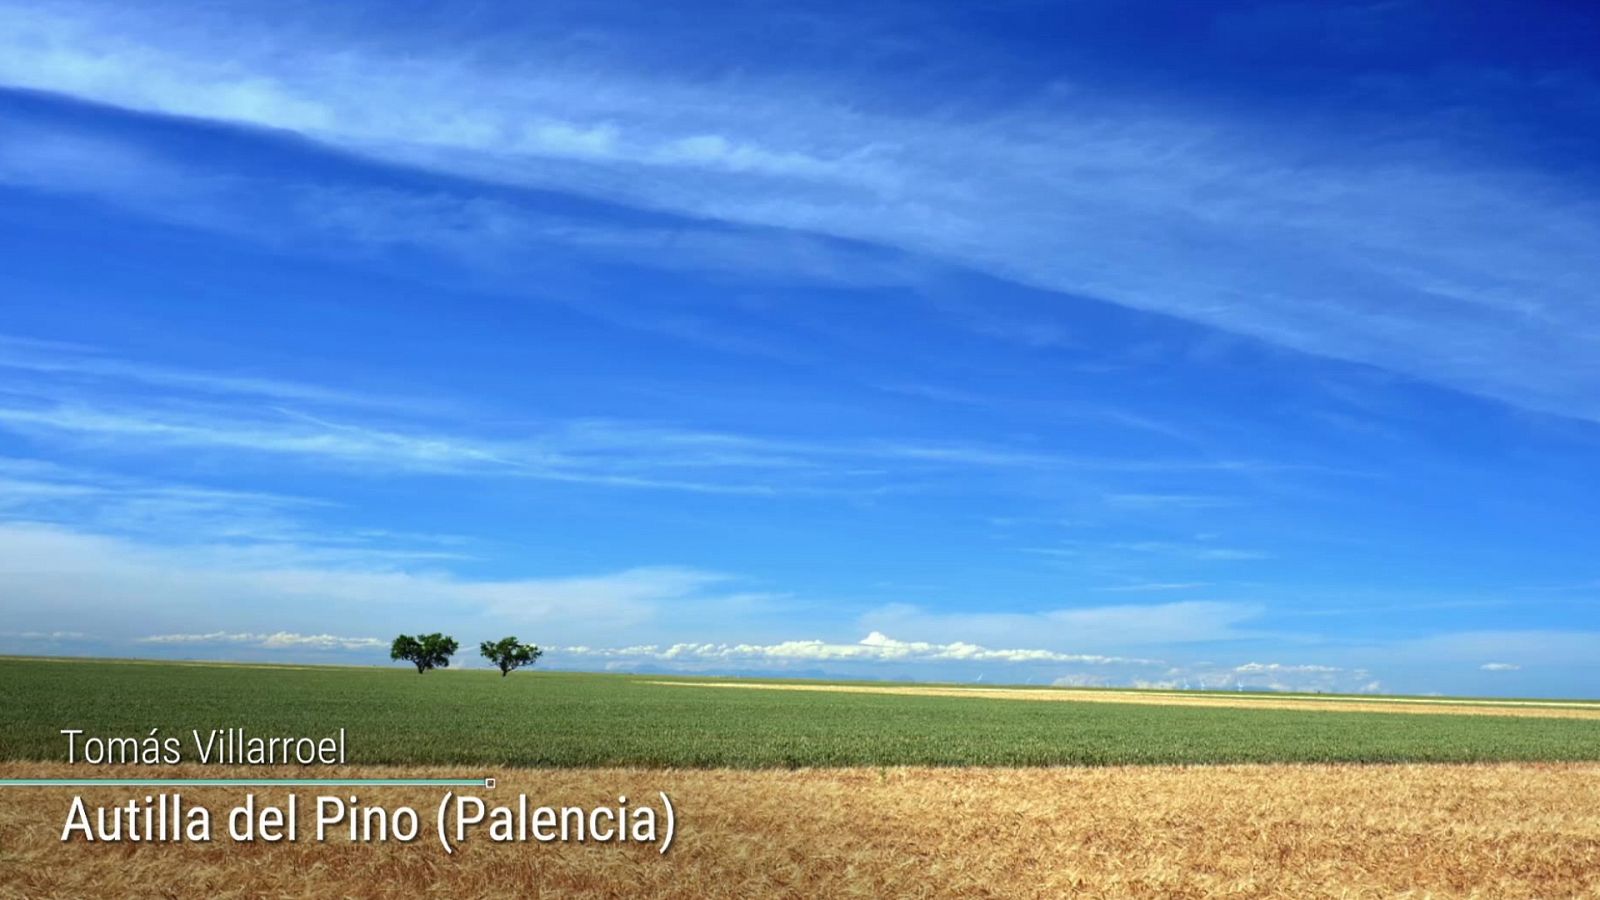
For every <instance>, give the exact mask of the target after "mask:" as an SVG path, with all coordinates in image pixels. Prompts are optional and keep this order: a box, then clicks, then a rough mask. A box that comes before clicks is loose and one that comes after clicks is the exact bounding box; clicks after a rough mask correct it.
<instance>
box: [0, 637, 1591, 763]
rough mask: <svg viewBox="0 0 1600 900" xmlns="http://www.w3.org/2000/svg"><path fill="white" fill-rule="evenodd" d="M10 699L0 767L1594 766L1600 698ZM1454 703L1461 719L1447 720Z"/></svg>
mask: <svg viewBox="0 0 1600 900" xmlns="http://www.w3.org/2000/svg"><path fill="white" fill-rule="evenodd" d="M736 687H743V688H745V689H744V690H731V689H730V688H736ZM1191 698H1192V699H1191ZM1026 700H1032V701H1035V702H1031V703H1030V702H1018V701H1026ZM1039 701H1055V702H1039ZM1063 701H1069V702H1063ZM1070 701H1076V702H1070ZM0 710H4V711H5V725H6V727H5V728H4V729H0V760H36V761H50V760H62V759H65V757H66V751H67V740H66V738H65V737H64V736H63V735H62V734H61V729H63V728H80V729H83V730H84V733H85V734H88V735H97V736H101V737H116V736H132V737H144V736H146V735H148V734H149V733H150V732H151V730H152V729H159V732H160V734H162V735H164V736H172V737H176V738H178V739H180V740H181V741H183V744H184V747H185V748H186V751H185V755H186V758H194V752H195V751H194V749H193V747H192V746H191V745H192V744H193V743H194V740H193V737H192V736H191V731H193V730H196V729H198V730H200V731H201V732H202V734H206V733H209V730H210V729H214V728H243V729H246V730H247V731H248V732H249V733H250V734H251V735H256V736H264V737H270V736H283V735H287V736H294V737H310V738H319V737H324V736H328V735H330V734H333V733H335V732H337V730H338V729H340V728H344V729H347V733H348V738H349V739H348V749H349V754H350V755H349V762H351V763H354V764H361V765H456V766H481V767H483V768H484V769H485V770H489V769H492V768H508V767H510V768H585V767H602V766H643V767H673V768H695V769H711V768H740V769H791V768H833V767H849V766H899V765H913V766H1115V765H1133V764H1138V765H1160V764H1230V763H1277V762H1293V763H1335V762H1358V763H1397V762H1509V761H1600V714H1596V713H1600V710H1597V711H1596V712H1595V713H1591V711H1590V710H1588V709H1584V708H1582V707H1581V705H1580V706H1577V707H1574V708H1565V707H1547V706H1542V705H1540V706H1535V705H1532V704H1517V703H1514V702H1508V703H1505V704H1493V705H1473V704H1468V703H1430V702H1427V701H1424V702H1420V703H1388V702H1381V701H1366V700H1362V699H1332V698H1330V699H1327V700H1318V699H1313V698H1301V697H1281V698H1278V697H1270V696H1266V695H1246V696H1243V697H1234V696H1231V695H1211V694H1194V695H1184V694H1176V693H1159V694H1148V693H1143V692H1138V691H1073V690H1061V689H1035V690H1028V689H995V688H987V689H983V688H962V687H954V686H942V687H941V686H935V685H891V684H868V685H817V684H799V683H781V682H770V681H767V682H742V681H731V680H727V681H725V680H715V681H714V680H710V679H705V678H697V679H672V678H666V677H661V676H653V677H649V678H643V677H637V676H631V675H587V674H577V673H567V672H541V671H535V672H516V673H513V674H512V675H511V677H509V678H501V677H500V674H499V673H498V672H493V671H482V670H478V671H459V672H449V673H444V672H436V673H431V674H428V675H418V674H416V673H415V671H413V670H411V669H408V668H405V667H400V666H396V667H393V668H377V667H347V668H337V667H323V668H310V667H287V666H285V667H274V666H254V667H246V666H229V665H199V664H182V665H172V664H163V663H138V664H129V663H126V662H119V661H112V660H72V661H41V660H22V659H6V658H0ZM1452 712H1462V713H1466V714H1465V715H1441V714H1439V713H1452ZM1401 713H1428V714H1427V715H1403V714H1401ZM163 774H164V773H163Z"/></svg>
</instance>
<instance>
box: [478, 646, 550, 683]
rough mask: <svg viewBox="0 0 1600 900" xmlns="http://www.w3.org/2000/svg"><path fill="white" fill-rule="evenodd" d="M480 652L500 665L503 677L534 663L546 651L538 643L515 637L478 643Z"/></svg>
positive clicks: (485, 657) (490, 660)
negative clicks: (519, 639) (522, 640)
mask: <svg viewBox="0 0 1600 900" xmlns="http://www.w3.org/2000/svg"><path fill="white" fill-rule="evenodd" d="M478 652H480V653H482V654H483V658H484V659H487V660H488V661H489V662H492V663H494V664H495V665H496V666H497V667H499V669H500V677H501V678H504V677H506V676H507V675H510V674H511V672H512V671H513V670H515V669H520V668H522V667H523V666H531V665H533V664H534V662H535V661H537V660H538V659H539V657H541V656H543V655H544V651H543V650H540V649H539V648H538V647H537V646H536V645H534V644H524V643H521V642H520V641H518V640H517V639H516V638H515V637H503V638H501V639H500V640H498V641H484V642H483V643H482V644H479V645H478Z"/></svg>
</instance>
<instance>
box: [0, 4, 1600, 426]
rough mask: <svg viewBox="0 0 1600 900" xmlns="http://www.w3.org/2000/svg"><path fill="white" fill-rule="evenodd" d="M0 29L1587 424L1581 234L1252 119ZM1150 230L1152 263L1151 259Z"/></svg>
mask: <svg viewBox="0 0 1600 900" xmlns="http://www.w3.org/2000/svg"><path fill="white" fill-rule="evenodd" d="M0 23H3V25H4V27H3V28H0V34H4V35H7V38H6V39H5V42H4V44H3V45H0V51H3V52H0V82H4V83H7V84H11V85H15V86H19V87H25V88H32V89H38V90H44V91H55V92H60V93H64V94H69V95H72V96H76V97H82V98H86V99H90V100H94V101H97V102H103V103H110V104H115V105H119V106H123V107H127V108H130V109H135V110H142V111H149V112H159V113H168V114H176V115H183V116H195V117H201V118H207V119H213V120H219V121H226V122H233V123H240V124H246V125H253V126H262V127H268V128H274V129H286V130H290V131H294V132H298V133H300V134H303V135H306V136H308V137H310V138H312V139H314V140H318V141H322V142H325V143H327V144H329V145H332V146H336V147H339V148H341V149H344V150H347V151H352V152H355V153H359V154H364V155H367V156H371V157H374V158H378V159H382V160H386V161H393V162H403V163H407V164H412V165H419V166H425V167H428V168H433V169H439V170H446V171H450V172H453V173H457V174H463V175H468V176H472V177H475V178H480V179H487V180H492V181H498V182H504V183H513V184H521V185H530V186H539V187H559V188H562V189H566V190H577V191H581V192H585V193H588V194H591V195H593V196H596V197H600V198H604V199H607V200H612V201H621V202H625V203H630V204H633V205H637V206H642V207H648V208H654V209H662V210H670V211H674V212H680V213H686V214H689V215H692V216H697V217H704V218H711V219H720V220H723V221H728V222H735V223H743V224H752V225H763V226H778V227H782V228H791V229H799V230H803V231H810V232H815V233H821V234H827V235H834V236H839V237H846V238H853V239H862V240H866V241H871V242H875V243H878V244H882V245H887V246H893V247H897V248H903V249H905V250H908V251H912V252H915V253H918V254H924V255H927V256H930V257H934V258H938V259H942V260H946V261H950V262H954V263H957V264H962V265H968V266H973V267H977V268H980V269H983V270H985V271H988V272H991V273H994V274H997V275H1000V276H1003V277H1007V278H1012V279H1014V280H1017V281H1019V282H1024V283H1027V284H1030V285H1036V286H1039V287H1044V288H1048V289H1051V290H1056V291H1061V292H1064V293H1070V294H1074V295H1089V296H1096V297H1101V298H1105V299H1108V300H1111V301H1113V302H1117V303H1121V304H1125V305H1128V306H1132V307H1137V308H1141V309H1149V310H1155V311H1160V312H1164V313H1171V314H1174V315H1178V316H1181V317H1185V318H1188V319H1191V320H1194V321H1198V322H1202V323H1205V324H1208V325H1213V326H1216V327H1219V328H1222V329H1225V330H1228V331H1232V332H1236V333H1240V334H1245V335H1250V336H1253V337H1258V338H1261V339H1264V340H1267V341H1270V342H1273V343H1276V344H1279V345H1283V346H1287V347H1291V348H1294V349H1298V350H1303V351H1307V352H1311V353H1317V354H1322V355H1327V356H1332V357H1337V358H1341V359H1350V360H1356V361H1360V362H1365V363H1371V364H1375V365H1378V366H1382V367H1385V368H1389V369H1391V370H1394V371H1398V372H1402V373H1406V374H1409V375H1412V376H1416V377H1421V378H1425V379H1429V380H1432V381H1435V382H1437V383H1441V384H1445V385H1448V386H1451V387H1455V388H1458V389H1462V390H1467V391H1473V392H1477V393H1481V394H1484V395H1487V396H1491V397H1496V398H1500V399H1503V400H1507V401H1510V402H1513V403H1517V404H1521V405H1524V406H1529V407H1533V408H1538V409H1545V410H1551V411H1556V412H1561V413H1565V414H1569V415H1577V416H1585V417H1590V418H1593V417H1596V416H1597V415H1600V409H1597V408H1596V407H1595V406H1594V403H1593V400H1592V398H1593V397H1594V396H1595V395H1596V391H1595V387H1596V385H1597V384H1600V363H1596V362H1595V359H1596V358H1600V355H1597V354H1596V353H1595V352H1594V349H1595V343H1596V340H1597V339H1600V338H1597V327H1596V322H1597V319H1600V315H1597V311H1596V307H1595V302H1594V300H1593V298H1592V297H1591V296H1590V292H1589V291H1588V286H1589V285H1591V284H1592V283H1594V281H1595V280H1596V276H1597V274H1600V272H1597V271H1596V270H1595V266H1596V265H1600V263H1592V262H1589V260H1591V258H1592V254H1589V253H1587V252H1585V251H1586V248H1588V247H1590V246H1593V245H1594V244H1595V243H1597V227H1600V226H1596V225H1595V224H1594V223H1595V222H1596V221H1600V216H1597V215H1595V211H1594V209H1592V208H1591V207H1592V203H1590V202H1589V201H1588V200H1586V199H1584V198H1581V197H1574V196H1573V195H1572V194H1571V192H1570V191H1569V190H1567V189H1566V186H1564V185H1563V184H1561V183H1558V182H1556V181H1555V180H1554V179H1551V178H1549V177H1546V176H1543V175H1541V174H1540V173H1538V172H1534V171H1530V170H1517V169H1513V168H1500V169H1490V168H1486V167H1485V166H1484V165H1483V164H1481V163H1474V162H1468V161H1466V160H1464V159H1462V158H1452V157H1451V156H1450V155H1448V154H1445V153H1441V152H1438V151H1437V149H1433V150H1430V151H1428V152H1426V153H1425V154H1424V153H1421V152H1419V151H1418V150H1416V149H1415V147H1413V146H1411V145H1407V144H1403V143H1397V144H1395V145H1389V146H1385V145H1381V144H1369V145H1365V146H1362V147H1360V148H1359V149H1360V150H1361V151H1362V152H1360V153H1352V154H1323V155H1321V156H1320V157H1318V158H1317V160H1316V161H1315V162H1308V160H1307V157H1306V156H1305V155H1303V154H1299V153H1297V152H1296V150H1295V146H1294V144H1293V143H1292V142H1291V141H1290V139H1288V138H1285V137H1283V136H1281V135H1277V136H1275V135H1274V134H1273V133H1272V132H1273V128H1274V123H1270V122H1256V121H1251V120H1248V119H1242V118H1238V117H1237V115H1235V116H1234V117H1233V118H1229V119H1225V120H1224V121H1223V122H1222V126H1221V127H1219V125H1218V115H1217V112H1216V111H1215V110H1207V109H1200V108H1196V107H1194V106H1187V107H1186V106H1183V105H1180V104H1178V103H1176V102H1174V101H1170V100H1167V101H1164V102H1159V103H1157V102H1149V101H1148V100H1146V101H1145V102H1139V103H1128V102H1119V101H1125V100H1126V99H1127V98H1117V97H1108V98H1105V99H1093V98H1091V97H1090V96H1088V95H1077V96H1075V97H1074V99H1073V104H1072V108H1071V109H1070V111H1068V112H1063V111H1062V110H1061V108H1060V100H1059V98H1051V102H1048V103H1047V102H1044V100H1043V99H1041V100H1040V102H1037V103H1030V102H1028V101H1027V100H1026V99H1023V100H1020V101H1019V102H1017V103H1014V104H1011V105H1010V106H1009V107H1008V108H1007V109H1006V110H1005V111H1004V112H995V113H990V114H988V115H986V116H983V117H975V116H973V115H972V114H971V113H970V111H968V112H965V113H957V112H956V111H953V110H946V111H940V112H939V113H938V114H932V115H925V116H920V117H910V116H908V115H906V114H893V113H886V112H882V111H879V110H881V109H882V107H881V106H880V105H876V104H872V103H866V102H861V101H862V100H863V99H871V97H872V95H871V94H870V93H869V94H866V95H865V97H864V96H863V94H862V93H861V91H862V90H864V89H863V88H857V89H855V90H854V91H852V90H849V89H846V88H845V87H844V86H842V85H840V84H820V83H819V84H805V85H798V84H795V83H794V82H793V80H792V79H780V78H772V79H769V80H766V81H763V80H762V78H761V76H760V75H759V73H752V74H749V75H747V76H746V77H745V78H744V79H742V80H741V81H739V82H729V81H719V82H703V81H693V80H687V79H677V80H674V79H672V78H670V77H662V76H661V74H660V73H659V72H658V73H655V74H654V75H653V76H652V77H650V78H645V77H643V76H637V77H636V76H630V75H628V74H627V73H625V72H623V71H621V70H619V69H616V68H612V69H608V70H607V71H605V72H599V71H595V70H593V69H589V68H582V67H576V66H574V65H572V64H570V63H567V62H565V61H564V60H566V59H569V57H566V56H565V55H564V54H561V53H559V52H551V53H539V52H533V53H527V54H524V57H523V58H524V59H525V60H530V61H525V62H522V63H519V64H510V65H507V64H496V65H493V66H489V65H487V64H485V65H482V66H479V65H477V64H475V63H473V62H471V61H470V60H463V58H461V57H460V56H459V55H457V56H452V57H449V58H444V57H435V58H430V57H428V56H427V55H426V54H425V53H420V52H417V51H416V50H415V48H410V49H408V50H407V52H406V53H404V54H401V53H399V52H398V51H396V50H394V49H392V47H391V46H389V45H387V44H386V43H385V42H384V41H383V40H382V39H374V40H371V41H369V42H366V43H364V44H362V43H341V44H339V45H338V46H337V48H335V47H334V46H331V45H330V44H328V43H324V42H322V41H319V39H318V38H316V37H315V29H307V28H301V27H297V25H296V23H295V20H294V17H293V16H286V17H280V18H279V19H275V20H274V21H272V22H265V21H263V22H257V23H253V25H252V24H251V23H241V22H234V21H229V22H223V21H220V20H218V19H217V18H214V14H211V13H207V12H204V11H191V12H190V13H189V14H186V15H184V16H181V17H179V16H171V15H169V16H160V15H149V14H147V13H141V14H140V15H138V16H134V15H133V14H132V13H131V12H128V11H119V10H117V9H115V8H100V9H95V8H90V7H85V6H79V5H59V4H31V5H29V6H27V7H17V6H12V7H7V8H4V9H3V10H0ZM224 25H226V26H227V27H223V26H224ZM244 35H249V37H248V38H246V37H244ZM485 40H487V41H490V42H491V43H492V39H491V38H486V39H485ZM335 49H337V51H338V52H334V50H335ZM376 73H382V74H381V76H379V75H378V74H376ZM865 90H870V88H866V89H865ZM1135 99H1138V98H1135ZM755 101H759V102H755ZM1319 139H1323V140H1337V141H1351V140H1353V138H1351V137H1350V136H1349V135H1344V134H1328V135H1322V136H1320V138H1319ZM663 174H670V176H671V177H659V176H660V175H663ZM111 187H112V188H117V186H116V185H112V186H111ZM1152 221H1159V222H1162V223H1163V227H1162V230H1161V234H1162V235H1163V236H1165V237H1167V238H1169V239H1165V240H1153V239H1152V236H1151V232H1150V229H1149V223H1150V222H1152ZM1441 229H1442V230H1441Z"/></svg>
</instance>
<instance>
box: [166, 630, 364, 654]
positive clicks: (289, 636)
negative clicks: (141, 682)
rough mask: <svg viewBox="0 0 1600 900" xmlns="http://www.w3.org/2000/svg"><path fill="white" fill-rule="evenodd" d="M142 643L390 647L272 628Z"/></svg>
mask: <svg viewBox="0 0 1600 900" xmlns="http://www.w3.org/2000/svg"><path fill="white" fill-rule="evenodd" d="M139 642H140V643H144V644H247V645H250V646H253V647H260V648H262V649H266V650H278V649H308V650H375V649H380V648H383V647H387V646H389V643H388V642H387V641H383V640H380V639H378V638H367V637H339V636H337V635H332V634H295V633H293V632H289V631H275V632H273V633H271V634H258V633H251V632H243V631H231V632H230V631H213V632H210V633H208V634H152V635H150V636H148V637H142V638H139Z"/></svg>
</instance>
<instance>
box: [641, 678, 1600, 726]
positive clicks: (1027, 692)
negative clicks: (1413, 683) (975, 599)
mask: <svg viewBox="0 0 1600 900" xmlns="http://www.w3.org/2000/svg"><path fill="white" fill-rule="evenodd" d="M644 683H646V684H653V685H662V686H668V687H708V688H733V689H739V690H761V691H824V692H837V693H847V694H893V695H901V696H921V697H984V698H990V699H997V700H1032V701H1044V702H1067V703H1137V704H1151V705H1158V706H1210V707H1232V708H1238V709H1309V710H1323V711H1327V712H1379V713H1434V714H1441V715H1468V716H1472V715H1478V716H1526V717H1532V718H1553V719H1600V705H1595V704H1584V703H1577V702H1574V703H1563V702H1561V701H1543V700H1507V701H1503V702H1502V701H1492V700H1490V701H1478V700H1470V701H1469V700H1449V699H1437V700H1435V699H1430V698H1405V697H1374V698H1372V699H1365V698H1355V697H1301V696H1288V697H1271V696H1263V695H1261V694H1253V695H1249V696H1235V695H1232V694H1228V693H1225V692H1221V691H1219V692H1217V693H1215V694H1178V693H1166V692H1157V691H1115V690H1093V691H1088V690H1072V689H1070V688H976V687H974V688H969V687H951V686H947V685H926V686H923V685H870V684H783V683H778V682H751V681H647V682H644Z"/></svg>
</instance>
